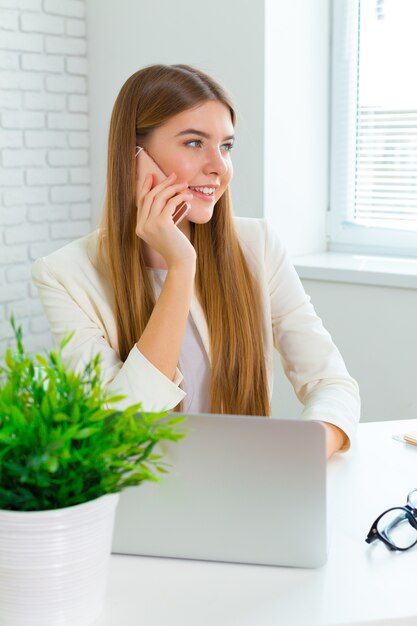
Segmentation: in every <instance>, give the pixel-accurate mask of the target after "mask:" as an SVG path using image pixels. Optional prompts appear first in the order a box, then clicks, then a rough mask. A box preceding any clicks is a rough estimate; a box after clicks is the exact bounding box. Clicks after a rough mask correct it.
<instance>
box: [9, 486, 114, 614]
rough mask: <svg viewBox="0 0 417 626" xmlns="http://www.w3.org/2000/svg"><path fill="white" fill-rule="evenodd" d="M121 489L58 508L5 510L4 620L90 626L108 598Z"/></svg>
mask: <svg viewBox="0 0 417 626" xmlns="http://www.w3.org/2000/svg"><path fill="white" fill-rule="evenodd" d="M118 500H119V494H111V495H106V496H102V497H101V498H97V499H96V500H92V501H90V502H86V503H84V504H78V505H76V506H71V507H68V508H65V509H54V510H52V511H33V512H32V511H30V512H21V511H2V510H0V625H1V626H88V625H90V624H91V623H92V622H94V620H96V619H97V617H98V616H99V615H100V612H101V610H102V608H103V604H104V595H105V588H106V578H107V570H108V564H109V557H110V550H111V541H112V534H113V524H114V516H115V512H116V506H117V503H118Z"/></svg>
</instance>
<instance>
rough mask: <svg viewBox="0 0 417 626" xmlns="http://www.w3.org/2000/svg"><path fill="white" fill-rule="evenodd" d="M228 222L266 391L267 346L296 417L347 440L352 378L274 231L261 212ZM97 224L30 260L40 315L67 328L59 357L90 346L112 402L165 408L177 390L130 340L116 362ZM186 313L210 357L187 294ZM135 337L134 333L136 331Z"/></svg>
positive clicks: (72, 358) (352, 422) (354, 411)
mask: <svg viewBox="0 0 417 626" xmlns="http://www.w3.org/2000/svg"><path fill="white" fill-rule="evenodd" d="M235 225H236V230H237V233H238V237H239V241H240V244H241V246H242V250H243V253H244V255H245V257H246V260H247V263H248V265H249V268H250V269H251V271H252V272H253V274H254V276H255V277H256V280H257V282H258V284H259V287H260V293H261V299H262V309H263V320H264V322H263V323H264V328H265V337H266V342H265V359H266V364H267V373H268V383H269V391H270V395H271V394H272V383H273V350H274V347H275V348H276V349H277V350H278V351H279V353H280V356H281V362H282V365H283V368H284V371H285V374H286V375H287V377H288V379H289V380H290V382H291V383H292V385H293V387H294V391H295V393H296V395H297V397H298V399H299V400H300V401H301V402H302V403H303V405H304V410H303V411H302V414H301V418H302V419H313V420H321V421H324V422H329V423H331V424H335V425H336V426H338V427H339V428H341V429H342V430H343V431H344V432H345V433H346V435H347V436H348V442H347V444H346V445H345V449H347V448H349V447H350V443H351V441H352V439H353V437H354V434H355V430H356V425H357V422H358V421H359V412H360V400H359V393H358V385H357V383H356V381H355V380H353V378H351V377H350V376H349V374H348V372H347V370H346V367H345V364H344V362H343V359H342V357H341V355H340V353H339V351H338V350H337V348H336V346H335V345H334V343H333V342H332V340H331V337H330V335H329V333H328V332H327V331H326V330H325V329H324V327H323V324H322V322H321V320H320V318H319V317H318V316H317V315H316V313H315V311H314V308H313V306H312V305H311V303H310V298H309V296H307V295H306V293H305V292H304V289H303V286H302V284H301V281H300V280H299V278H298V275H297V273H296V271H295V269H294V267H293V265H292V264H291V262H290V260H289V258H288V256H287V254H286V252H285V250H284V248H283V246H282V245H281V243H280V242H279V240H278V238H277V237H276V236H275V235H274V234H273V233H272V232H271V231H270V230H269V229H268V227H267V224H266V222H265V221H264V220H261V219H255V218H235ZM98 232H99V231H98V230H96V231H94V232H92V233H91V234H89V235H87V236H85V237H83V238H81V239H78V240H76V241H74V242H72V243H70V244H68V245H66V246H64V247H63V248H61V249H60V250H57V251H56V252H54V253H52V254H50V255H49V256H47V257H44V258H40V259H38V260H37V261H35V263H34V264H33V267H32V277H33V281H34V283H35V285H36V286H37V288H38V291H39V297H40V299H41V302H42V305H43V307H44V310H45V313H46V315H47V317H48V320H49V324H50V328H51V332H52V335H53V337H54V340H55V342H56V343H57V344H59V343H60V341H61V339H62V337H63V335H64V334H65V333H66V332H68V331H71V330H75V331H76V333H75V336H74V337H73V339H72V340H71V342H70V343H69V344H68V346H67V347H66V348H65V350H64V358H65V359H66V362H67V363H68V364H69V365H71V366H72V367H74V368H75V369H76V370H77V371H79V370H80V369H81V368H82V367H83V366H84V365H85V363H86V362H87V361H88V360H89V359H91V358H92V357H93V356H94V355H96V354H97V353H98V352H99V353H100V354H101V369H102V375H103V378H104V382H105V383H106V384H107V385H108V386H109V388H110V390H111V391H112V392H114V393H121V394H124V395H125V396H126V400H124V401H122V402H121V403H120V404H119V405H118V407H120V408H124V407H127V406H128V405H130V404H134V403H136V402H142V405H143V408H144V410H146V411H159V410H163V409H172V408H173V407H175V406H176V405H177V404H178V403H179V402H180V400H182V398H183V397H184V395H185V392H184V391H183V390H182V389H180V388H179V387H178V385H179V384H180V382H181V380H182V374H181V372H179V371H178V370H177V373H176V376H175V379H174V381H171V380H170V379H168V378H167V377H166V376H165V375H163V374H162V373H161V372H160V371H159V370H158V369H157V368H156V367H155V366H154V365H152V363H150V362H149V361H148V360H147V359H146V358H145V357H144V356H143V355H142V354H141V353H140V352H139V350H138V348H137V347H136V345H135V346H132V350H131V351H130V353H129V355H128V357H127V359H126V361H125V362H124V363H123V362H122V361H121V360H120V358H119V354H118V342H117V332H116V324H115V317H114V314H113V309H112V302H113V296H112V292H111V289H110V286H109V284H108V283H107V282H106V281H105V279H104V278H103V276H101V275H100V274H99V272H98V271H97V269H96V267H95V265H94V262H95V259H96V250H97V240H98ZM190 314H191V315H192V317H193V320H194V322H195V325H196V327H197V329H198V332H199V333H200V335H201V339H202V343H203V345H204V348H205V350H206V351H207V354H208V358H209V360H210V345H209V336H208V329H207V324H206V320H205V316H204V313H203V311H202V309H201V307H200V304H199V302H198V300H197V298H196V296H195V295H194V296H193V298H192V302H191V308H190ZM138 339H139V338H138Z"/></svg>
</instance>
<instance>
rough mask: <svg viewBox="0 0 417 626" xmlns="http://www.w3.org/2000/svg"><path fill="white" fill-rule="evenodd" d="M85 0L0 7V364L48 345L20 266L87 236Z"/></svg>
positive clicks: (0, 1) (10, 2) (20, 0)
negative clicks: (19, 338)
mask: <svg viewBox="0 0 417 626" xmlns="http://www.w3.org/2000/svg"><path fill="white" fill-rule="evenodd" d="M86 30H87V29H86V20H85V0H0V360H1V359H2V357H3V354H4V349H5V347H6V345H7V344H8V343H10V339H11V337H12V332H11V327H10V324H9V318H10V314H11V313H12V312H13V313H14V315H15V318H16V320H17V322H18V323H19V324H20V325H22V327H23V332H24V339H25V344H26V346H27V347H28V349H29V350H37V351H41V352H42V351H43V350H44V349H48V348H50V347H51V345H52V339H51V336H50V333H49V330H48V325H47V322H46V318H45V316H44V313H43V311H42V307H41V305H40V302H39V299H38V297H37V292H36V290H35V289H34V287H33V285H32V284H31V279H30V267H31V265H32V263H33V261H34V260H35V259H36V258H38V257H39V256H43V255H47V254H49V253H50V252H52V251H53V250H56V249H57V248H60V247H61V246H63V245H65V244H66V243H68V242H69V241H71V240H72V239H75V238H77V237H81V236H83V235H84V234H86V233H88V232H89V231H90V229H91V207H90V167H89V137H88V93H87V74H88V64H87V39H86Z"/></svg>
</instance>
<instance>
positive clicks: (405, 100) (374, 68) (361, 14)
mask: <svg viewBox="0 0 417 626" xmlns="http://www.w3.org/2000/svg"><path fill="white" fill-rule="evenodd" d="M332 12H333V15H332V105H331V153H330V207H329V220H328V239H329V249H330V250H334V251H344V252H352V251H355V252H364V253H366V252H368V253H377V254H397V255H407V256H408V255H409V256H417V80H416V78H415V77H416V74H417V37H416V32H417V1H416V0H334V1H333V2H332Z"/></svg>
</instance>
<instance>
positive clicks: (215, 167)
mask: <svg viewBox="0 0 417 626" xmlns="http://www.w3.org/2000/svg"><path fill="white" fill-rule="evenodd" d="M204 169H205V172H206V173H207V174H213V173H214V174H218V175H219V176H224V175H225V174H226V173H227V171H228V169H229V164H228V161H227V158H226V157H225V156H223V154H222V153H221V150H220V149H217V148H213V149H212V150H211V151H210V154H209V156H208V157H207V161H206V164H205V168H204Z"/></svg>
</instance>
